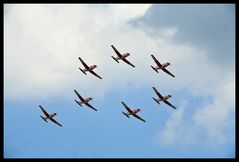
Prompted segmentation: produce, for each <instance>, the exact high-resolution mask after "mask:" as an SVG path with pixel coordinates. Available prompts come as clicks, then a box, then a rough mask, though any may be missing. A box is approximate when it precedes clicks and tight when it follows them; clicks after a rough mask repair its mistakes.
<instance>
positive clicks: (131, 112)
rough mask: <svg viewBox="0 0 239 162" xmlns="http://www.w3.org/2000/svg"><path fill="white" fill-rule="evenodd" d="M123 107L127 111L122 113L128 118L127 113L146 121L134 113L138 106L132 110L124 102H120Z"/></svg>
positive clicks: (136, 111)
mask: <svg viewBox="0 0 239 162" xmlns="http://www.w3.org/2000/svg"><path fill="white" fill-rule="evenodd" d="M121 103H122V104H123V105H124V107H125V108H126V110H127V111H128V112H127V113H125V112H123V111H122V113H123V114H124V115H125V116H126V117H128V118H129V115H133V116H134V117H136V118H138V119H139V120H141V121H143V122H146V121H145V120H144V119H142V118H141V117H140V116H138V115H136V113H138V112H139V111H140V109H139V108H136V109H134V110H131V109H130V108H129V107H128V106H127V105H126V104H125V103H124V102H121Z"/></svg>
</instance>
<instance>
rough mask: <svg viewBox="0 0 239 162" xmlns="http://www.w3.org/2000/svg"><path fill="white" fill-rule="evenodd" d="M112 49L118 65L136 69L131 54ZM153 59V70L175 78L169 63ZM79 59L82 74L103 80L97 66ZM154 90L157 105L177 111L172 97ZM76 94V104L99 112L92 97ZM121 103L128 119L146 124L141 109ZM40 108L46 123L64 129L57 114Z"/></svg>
mask: <svg viewBox="0 0 239 162" xmlns="http://www.w3.org/2000/svg"><path fill="white" fill-rule="evenodd" d="M111 47H112V49H113V50H114V52H115V53H116V55H117V57H114V56H111V57H112V58H113V59H114V60H115V61H116V62H117V63H119V60H122V61H123V62H125V63H126V64H128V65H130V66H132V67H135V65H133V64H132V63H131V62H129V61H128V60H127V59H126V58H127V57H128V56H129V55H130V53H120V52H119V51H118V50H117V49H116V48H115V47H114V46H113V45H111ZM151 57H152V58H153V60H154V62H155V63H156V64H157V66H156V67H153V66H151V67H152V69H153V70H154V71H155V72H157V73H159V70H162V71H164V72H165V73H167V74H168V75H170V76H172V77H175V76H174V75H173V74H172V73H171V72H170V71H168V70H167V69H166V67H167V66H169V65H170V63H169V62H166V63H163V64H161V63H160V62H159V61H158V59H157V58H156V57H155V56H154V55H151ZM78 58H79V60H80V62H81V64H82V65H83V66H84V69H81V68H79V69H80V70H81V72H82V73H84V74H85V75H87V73H86V72H89V73H91V74H93V75H94V76H96V77H97V78H99V79H102V77H101V76H99V75H98V74H97V73H96V72H94V71H93V70H94V69H95V68H97V65H91V66H88V65H87V64H86V63H85V62H84V61H83V60H82V58H81V57H78ZM152 88H153V90H154V92H155V93H156V95H157V97H158V98H154V97H152V98H153V100H154V101H155V102H156V103H158V104H160V102H164V103H165V104H167V105H168V106H170V107H171V108H173V109H176V107H175V106H174V105H172V104H171V103H170V102H169V101H168V99H169V98H170V97H172V96H171V95H165V96H163V95H161V94H160V93H159V91H158V90H157V89H156V88H155V87H152ZM74 92H75V94H76V96H77V97H78V99H79V101H77V100H75V102H76V103H77V104H78V105H79V106H81V107H82V105H83V104H84V105H86V106H87V107H88V108H91V109H93V110H94V111H97V109H96V108H95V107H93V106H92V105H91V104H89V102H90V101H91V100H93V98H92V97H88V98H83V97H82V96H81V95H80V94H79V93H78V92H77V91H76V90H74ZM121 103H122V105H123V107H124V108H125V109H126V110H127V112H123V111H122V113H123V115H125V116H126V117H127V118H130V116H134V117H135V118H137V119H139V120H141V121H143V122H146V121H145V120H144V119H143V118H141V117H140V116H138V115H137V113H138V112H140V111H141V109H140V108H135V109H130V108H129V106H128V105H126V104H125V103H124V102H121ZM39 107H40V109H41V110H42V112H43V113H44V115H45V117H43V116H41V115H40V117H41V118H42V119H43V120H44V121H45V122H48V121H47V120H48V119H49V120H50V121H52V122H53V123H55V124H57V125H59V126H60V127H62V125H61V124H60V123H58V122H57V121H56V120H55V119H54V118H53V117H54V116H56V114H57V113H55V112H53V113H51V114H48V113H47V112H46V110H45V109H44V108H43V107H42V106H41V105H39Z"/></svg>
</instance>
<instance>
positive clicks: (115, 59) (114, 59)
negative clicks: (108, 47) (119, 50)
mask: <svg viewBox="0 0 239 162" xmlns="http://www.w3.org/2000/svg"><path fill="white" fill-rule="evenodd" d="M111 57H112V58H113V59H114V60H115V61H116V62H118V63H119V61H118V60H117V59H116V58H115V57H114V56H111Z"/></svg>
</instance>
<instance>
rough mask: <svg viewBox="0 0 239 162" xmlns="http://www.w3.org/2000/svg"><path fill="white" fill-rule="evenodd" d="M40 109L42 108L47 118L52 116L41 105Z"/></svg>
mask: <svg viewBox="0 0 239 162" xmlns="http://www.w3.org/2000/svg"><path fill="white" fill-rule="evenodd" d="M39 107H40V108H41V110H42V112H43V113H44V114H45V115H46V117H49V116H50V115H49V114H48V113H47V112H46V110H45V109H44V108H43V107H42V106H41V105H39Z"/></svg>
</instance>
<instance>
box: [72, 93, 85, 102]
mask: <svg viewBox="0 0 239 162" xmlns="http://www.w3.org/2000/svg"><path fill="white" fill-rule="evenodd" d="M74 92H75V93H76V95H77V96H78V97H79V99H80V100H81V101H85V99H84V98H83V97H81V95H80V94H79V93H78V92H77V91H76V90H74Z"/></svg>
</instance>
